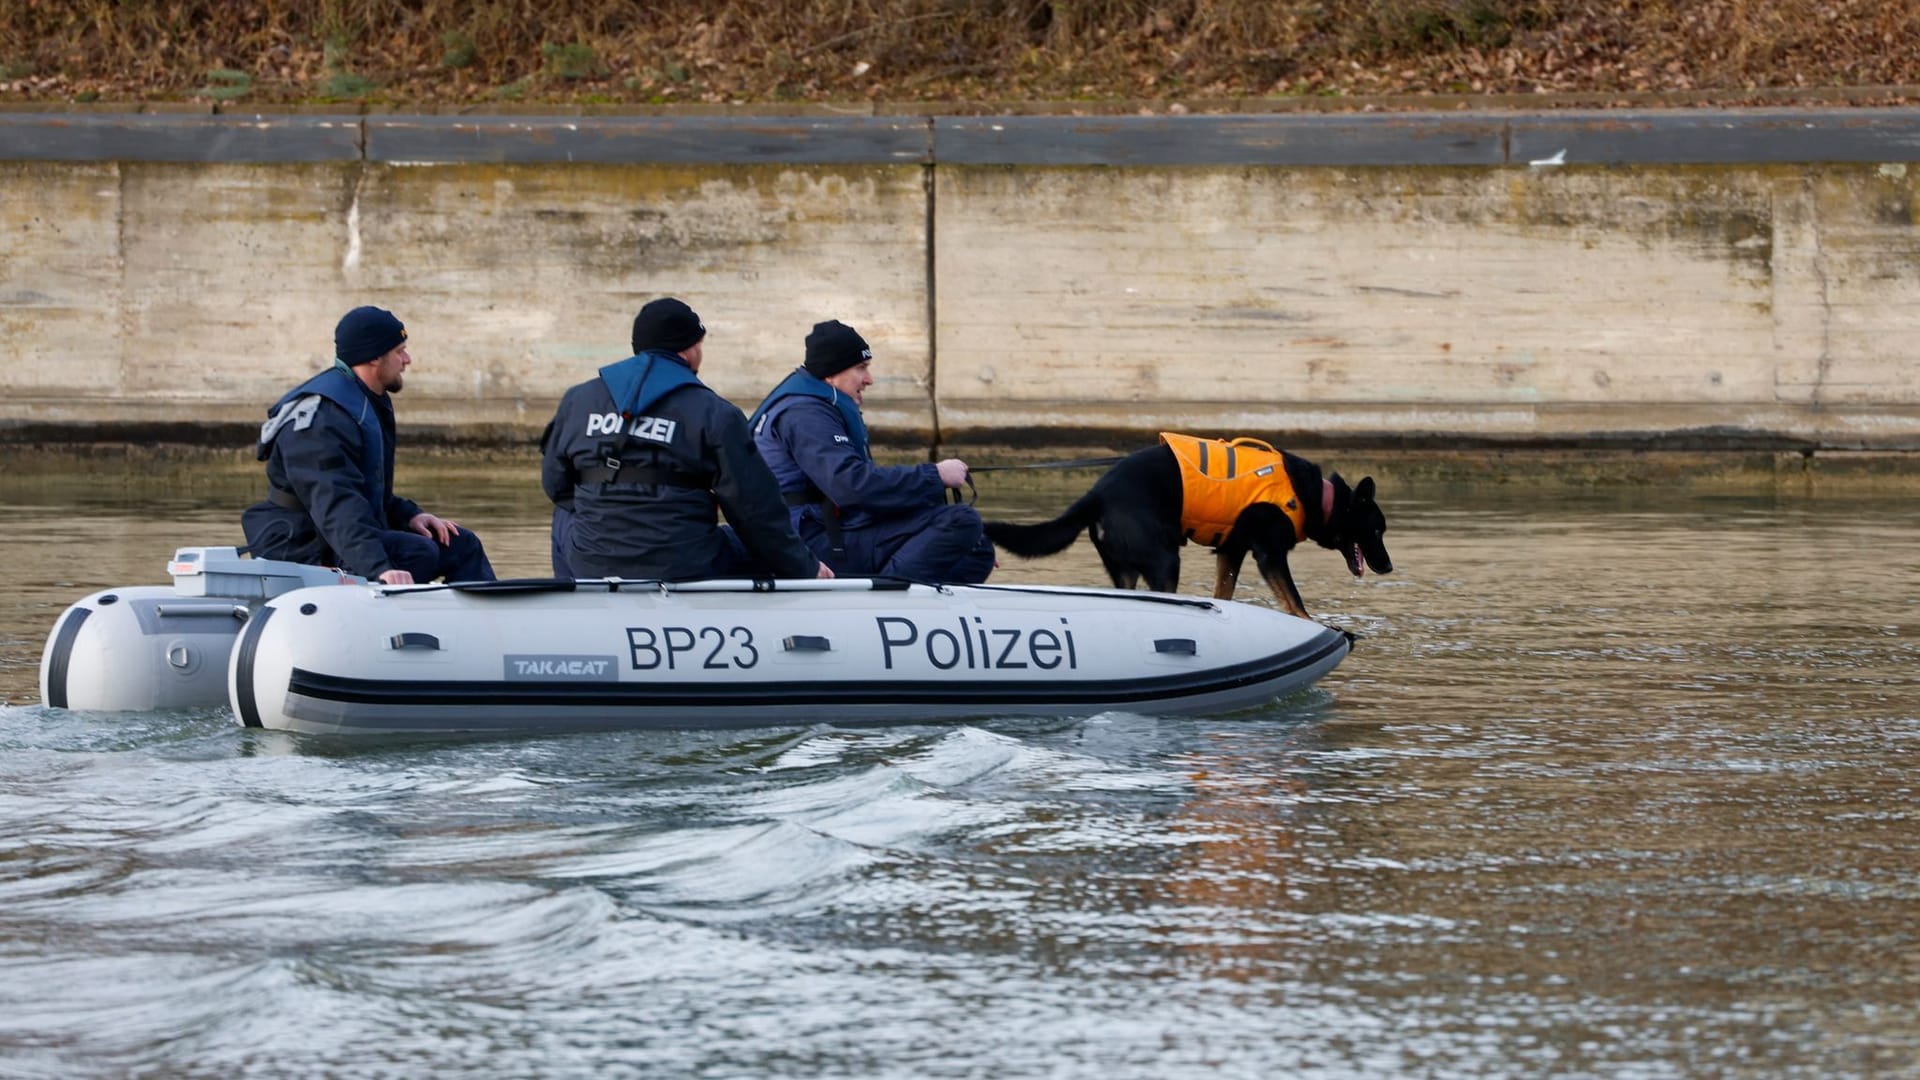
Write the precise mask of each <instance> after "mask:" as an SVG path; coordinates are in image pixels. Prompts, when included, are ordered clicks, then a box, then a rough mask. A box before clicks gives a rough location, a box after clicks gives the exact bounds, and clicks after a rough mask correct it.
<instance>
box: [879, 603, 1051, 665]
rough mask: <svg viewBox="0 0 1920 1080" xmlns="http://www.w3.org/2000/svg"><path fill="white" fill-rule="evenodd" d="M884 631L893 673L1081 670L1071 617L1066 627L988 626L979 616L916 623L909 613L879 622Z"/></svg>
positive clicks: (882, 649)
mask: <svg viewBox="0 0 1920 1080" xmlns="http://www.w3.org/2000/svg"><path fill="white" fill-rule="evenodd" d="M873 621H874V625H875V626H876V627H877V628H878V629H879V631H880V654H881V658H882V659H883V660H884V661H885V663H886V667H887V670H888V671H892V670H894V669H895V667H896V666H898V667H907V666H909V665H917V664H919V663H920V662H921V661H923V660H924V661H925V662H926V663H928V664H931V665H932V666H933V667H935V668H938V669H939V670H941V671H953V670H956V669H958V670H961V671H1019V670H1023V669H1025V670H1033V669H1038V670H1040V671H1053V670H1055V669H1058V668H1063V667H1064V668H1066V669H1067V670H1068V671H1073V670H1077V669H1078V668H1079V667H1080V653H1079V650H1078V649H1077V648H1076V647H1075V645H1074V642H1073V628H1072V626H1071V625H1070V624H1069V623H1068V622H1067V620H1065V619H1061V620H1060V628H1059V629H1057V630H1056V629H1054V628H1052V627H1045V626H1042V627H1014V626H988V625H987V624H986V620H985V619H984V618H982V617H980V616H978V615H974V616H966V615H961V616H956V617H955V618H953V619H952V620H947V619H939V620H920V619H910V618H907V617H906V616H904V615H880V616H876V617H875V618H874V620H873Z"/></svg>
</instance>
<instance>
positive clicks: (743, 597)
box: [228, 579, 1350, 734]
mask: <svg viewBox="0 0 1920 1080" xmlns="http://www.w3.org/2000/svg"><path fill="white" fill-rule="evenodd" d="M1349 648H1350V639H1349V638H1348V636H1347V635H1346V634H1344V633H1342V632H1341V631H1339V630H1335V629H1330V628H1328V627H1325V626H1322V625H1320V624H1318V623H1315V622H1311V621H1309V620H1306V619H1298V618H1294V617H1293V616H1290V615H1286V614H1284V613H1281V612H1278V611H1274V610H1271V609H1268V608H1261V607H1255V606H1253V605H1250V604H1242V603H1235V602H1232V601H1218V600H1207V599H1201V598H1197V597H1185V596H1172V595H1164V594H1155V593H1142V592H1126V591H1120V590H1114V589H1080V588H1063V587H1038V586H1035V587H1024V586H994V585H977V586H959V585H949V586H929V585H918V584H912V585H910V584H906V583H901V582H892V581H885V580H857V579H856V580H834V581H779V582H773V581H702V582H689V583H683V584H665V583H661V582H640V581H545V580H542V581H501V582H487V583H473V584H456V585H414V586H366V587H354V588H339V587H334V586H328V587H316V588H304V589H297V590H294V591H291V592H286V593H283V594H281V595H279V596H276V597H274V598H272V599H270V600H268V601H267V602H266V603H264V604H263V605H262V606H261V607H260V608H259V610H257V611H255V612H254V613H252V615H251V616H250V618H249V619H248V621H247V623H246V625H245V627H244V628H243V629H242V630H241V632H240V634H239V637H238V640H237V642H236V643H235V645H234V647H233V650H232V657H231V662H230V664H229V686H228V691H229V694H230V698H231V703H232V706H233V711H234V714H235V715H236V716H237V717H238V718H239V719H240V722H241V723H243V724H245V725H247V726H249V727H263V728H272V729H279V730H284V731H296V732H309V733H323V734H339V733H353V734H361V733H393V732H508V731H512V732H527V731H560V730H593V729H607V728H700V727H756V726H764V725H769V724H780V723H795V722H799V723H816V722H820V721H823V720H824V721H831V722H833V723H846V724H884V723H924V722H930V721H942V720H953V719H959V718H963V717H982V716H1075V715H1082V716H1084V715H1090V714H1093V713H1096V712H1100V711H1103V710H1108V709H1127V710H1132V711H1140V712H1157V713H1181V714H1201V713H1214V712H1225V711H1231V710H1236V709H1244V708H1249V707H1252V706H1257V705H1261V704H1265V703H1267V702H1269V701H1272V700H1273V699H1274V698H1276V697H1278V696H1280V695H1283V694H1286V693H1288V692H1290V691H1293V690H1296V689H1299V688H1301V687H1304V686H1306V685H1308V684H1310V683H1312V682H1313V681H1314V680H1315V679H1318V678H1319V677H1320V676H1322V675H1324V674H1326V673H1327V672H1328V671H1330V670H1332V669H1333V667H1334V666H1335V665H1337V664H1338V663H1339V662H1340V661H1341V659H1343V658H1344V657H1345V656H1346V655H1347V652H1348V649H1349Z"/></svg>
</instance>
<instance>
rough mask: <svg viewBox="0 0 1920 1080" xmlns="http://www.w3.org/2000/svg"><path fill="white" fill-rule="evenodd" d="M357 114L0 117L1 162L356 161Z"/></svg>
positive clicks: (358, 145)
mask: <svg viewBox="0 0 1920 1080" xmlns="http://www.w3.org/2000/svg"><path fill="white" fill-rule="evenodd" d="M360 139H361V132H360V118H359V117H357V116H270V117H269V116H207V115H192V114H188V115H170V114H158V115H135V114H108V115H92V114H78V115H76V114H61V113H55V114H8V115H0V161H156V162H162V161H170V162H181V161H185V162H248V163H261V164H297V163H312V162H327V161H357V160H359V159H360V158H361V157H362V156H363V155H362V152H361V146H360Z"/></svg>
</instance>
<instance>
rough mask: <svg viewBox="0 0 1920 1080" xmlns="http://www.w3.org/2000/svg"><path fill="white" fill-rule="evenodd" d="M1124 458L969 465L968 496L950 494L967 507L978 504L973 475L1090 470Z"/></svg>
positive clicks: (1122, 456)
mask: <svg viewBox="0 0 1920 1080" xmlns="http://www.w3.org/2000/svg"><path fill="white" fill-rule="evenodd" d="M1126 458H1127V455H1125V454H1116V455H1114V456H1113V457H1089V458H1074V459H1073V460H1072V461H1038V462H1035V463H1033V464H1031V465H969V466H967V491H968V492H969V493H970V494H969V495H968V496H962V495H961V494H960V489H959V488H954V489H952V493H951V494H952V498H953V501H954V502H961V501H962V500H963V499H964V501H965V502H966V503H967V505H969V506H971V505H973V504H974V503H976V502H979V501H980V489H979V488H976V487H974V486H973V474H974V473H987V472H1006V471H1009V470H1012V469H1091V468H1095V467H1097V466H1102V465H1118V464H1119V463H1120V462H1122V461H1124V460H1126Z"/></svg>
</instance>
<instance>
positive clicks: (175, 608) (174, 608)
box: [153, 604, 247, 622]
mask: <svg viewBox="0 0 1920 1080" xmlns="http://www.w3.org/2000/svg"><path fill="white" fill-rule="evenodd" d="M153 611H154V614H156V615H159V616H161V617H162V618H165V617H166V616H169V615H215V616H218V615H229V616H232V617H233V618H236V619H239V620H241V621H242V622H245V621H246V618H247V605H245V604H155V605H153Z"/></svg>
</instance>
